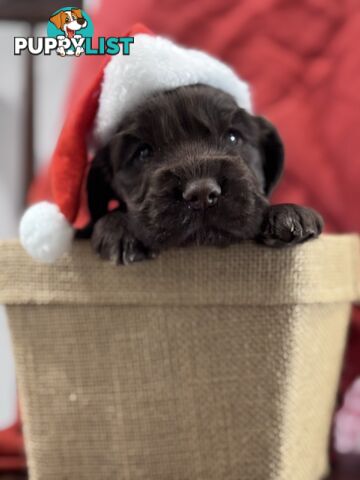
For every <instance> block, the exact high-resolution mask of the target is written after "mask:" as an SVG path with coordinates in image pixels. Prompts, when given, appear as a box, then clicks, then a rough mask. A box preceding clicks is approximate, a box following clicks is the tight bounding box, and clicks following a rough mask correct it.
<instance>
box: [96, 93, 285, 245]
mask: <svg viewBox="0 0 360 480" xmlns="http://www.w3.org/2000/svg"><path fill="white" fill-rule="evenodd" d="M282 163H283V148H282V144H281V142H280V139H279V137H278V135H277V133H276V131H275V130H274V128H273V127H272V126H271V125H270V124H269V123H268V122H267V121H265V120H264V119H262V118H259V117H253V116H251V115H250V114H248V113H247V112H245V111H244V110H242V109H240V108H239V107H238V106H237V105H236V103H235V101H234V99H233V98H232V97H231V96H230V95H228V94H226V93H224V92H222V91H220V90H217V89H215V88H212V87H208V86H202V85H195V86H188V87H181V88H178V89H175V90H171V91H168V92H162V93H159V94H156V95H154V96H153V97H151V98H149V99H148V100H147V101H145V102H144V103H143V104H142V105H141V106H139V107H138V108H137V109H135V110H134V111H132V112H130V113H129V114H128V115H127V116H126V118H124V120H123V122H122V123H121V125H120V126H119V129H118V131H117V133H116V134H115V135H114V137H113V138H112V139H111V141H110V143H109V144H108V145H107V146H106V147H105V148H104V149H103V150H102V151H101V152H99V153H98V155H97V157H96V158H95V160H94V162H93V166H92V168H93V169H94V171H96V175H92V178H93V179H97V180H96V181H97V182H98V186H97V185H92V183H93V180H92V181H91V182H90V184H89V185H88V187H89V205H90V211H91V212H92V213H93V216H94V217H95V220H96V219H97V218H96V217H100V216H101V214H102V212H101V209H103V210H106V205H107V202H108V200H110V198H112V197H116V198H117V199H118V200H119V201H120V203H121V205H122V208H123V209H124V210H126V212H127V213H126V214H127V217H128V221H129V228H130V229H131V231H132V232H133V233H134V234H135V235H136V237H137V238H138V239H139V240H141V241H142V242H144V243H145V245H149V246H152V247H155V248H158V249H162V248H167V247H170V246H179V245H187V244H190V243H197V244H214V245H223V244H224V245H225V244H228V243H230V242H232V241H236V240H241V239H250V238H254V236H256V234H257V232H258V230H259V227H260V223H261V221H262V218H263V211H264V209H265V208H266V206H267V204H268V202H267V195H268V194H269V192H270V190H271V188H272V187H273V185H274V183H275V182H276V181H277V179H278V177H279V175H280V173H281V169H282ZM100 178H101V180H100ZM99 182H101V184H102V187H99ZM110 191H111V193H109V192H110ZM100 197H101V198H100ZM101 203H102V206H101V205H100V204H101ZM92 207H93V208H92Z"/></svg>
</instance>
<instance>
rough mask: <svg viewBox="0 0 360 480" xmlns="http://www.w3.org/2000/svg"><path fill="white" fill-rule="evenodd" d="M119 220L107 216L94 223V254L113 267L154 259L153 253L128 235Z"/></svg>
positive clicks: (92, 240) (112, 216)
mask: <svg viewBox="0 0 360 480" xmlns="http://www.w3.org/2000/svg"><path fill="white" fill-rule="evenodd" d="M119 218H120V217H117V216H116V215H115V214H109V215H107V216H105V217H103V218H101V219H100V220H98V221H97V222H96V224H95V226H94V231H93V234H92V237H91V243H92V247H93V249H94V250H95V252H96V253H97V254H98V255H99V256H100V257H101V258H102V259H103V260H110V261H111V262H112V263H113V264H114V265H129V264H131V263H134V262H141V261H143V260H147V259H152V258H154V256H155V254H154V252H153V251H152V250H149V249H148V248H147V247H145V246H144V245H143V244H142V243H141V242H140V241H139V240H137V239H136V238H135V237H134V236H133V235H132V234H130V233H129V232H128V230H127V229H126V227H124V226H123V224H122V223H121V221H120V219H119Z"/></svg>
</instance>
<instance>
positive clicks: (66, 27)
mask: <svg viewBox="0 0 360 480" xmlns="http://www.w3.org/2000/svg"><path fill="white" fill-rule="evenodd" d="M50 22H52V23H53V24H54V25H55V26H56V28H58V29H59V30H63V31H64V32H65V33H66V35H67V37H69V38H72V37H74V35H75V34H76V32H77V30H80V29H81V28H85V27H86V25H87V22H86V20H85V18H84V17H83V14H82V11H81V10H80V8H73V9H72V10H68V11H61V12H59V13H57V14H56V15H53V16H52V17H51V18H50Z"/></svg>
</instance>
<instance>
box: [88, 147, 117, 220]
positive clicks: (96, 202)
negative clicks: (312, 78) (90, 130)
mask: <svg viewBox="0 0 360 480" xmlns="http://www.w3.org/2000/svg"><path fill="white" fill-rule="evenodd" d="M111 180H112V173H111V165H110V147H109V146H108V145H107V146H106V147H104V148H102V149H101V150H99V151H98V152H97V154H96V155H95V158H94V159H93V161H92V163H91V166H90V169H89V173H88V177H87V195H88V206H89V212H90V216H91V220H92V221H93V222H96V221H97V220H99V218H101V217H103V216H104V215H105V214H106V213H107V212H108V205H109V202H110V200H114V199H115V198H116V195H115V194H114V191H113V189H112V186H111Z"/></svg>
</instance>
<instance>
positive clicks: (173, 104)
mask: <svg viewBox="0 0 360 480" xmlns="http://www.w3.org/2000/svg"><path fill="white" fill-rule="evenodd" d="M237 110H238V106H237V104H236V102H235V100H234V98H233V97H231V95H229V94H227V93H225V92H223V91H221V90H218V89H216V88H213V87H208V86H205V85H192V86H187V87H179V88H177V89H173V90H169V91H163V92H160V93H156V94H154V95H152V96H151V97H149V98H148V99H147V100H145V101H144V102H143V103H142V104H141V105H139V106H138V107H137V108H136V109H135V110H134V111H133V112H130V113H129V114H128V115H127V116H126V118H125V119H124V122H123V125H126V126H127V129H134V130H137V131H138V132H139V133H140V134H141V133H142V134H143V135H145V136H150V137H151V136H154V135H157V136H158V137H159V138H160V137H161V136H162V134H163V135H165V136H166V135H170V134H174V135H179V134H181V133H187V134H189V133H190V134H191V133H194V134H196V131H197V129H200V130H201V129H208V130H209V131H211V130H212V129H213V128H217V127H218V128H220V127H221V125H222V124H226V123H228V122H229V121H230V120H231V117H232V116H233V115H234V113H235V112H236V111H237Z"/></svg>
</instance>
